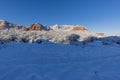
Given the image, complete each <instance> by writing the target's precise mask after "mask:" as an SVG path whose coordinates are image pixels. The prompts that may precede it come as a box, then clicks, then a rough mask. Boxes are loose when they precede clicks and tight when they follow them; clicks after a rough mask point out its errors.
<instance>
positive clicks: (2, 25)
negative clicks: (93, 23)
mask: <svg viewBox="0 0 120 80" xmlns="http://www.w3.org/2000/svg"><path fill="white" fill-rule="evenodd" d="M10 28H14V29H16V30H19V29H21V30H22V31H41V30H45V31H48V30H54V31H56V30H57V31H59V30H63V31H88V32H89V31H90V30H89V29H87V28H86V27H84V26H79V25H76V26H74V25H61V26H59V25H54V26H51V27H48V26H44V25H42V24H40V23H33V24H31V25H30V26H29V27H25V26H21V25H18V24H13V23H10V22H7V21H5V20H0V30H4V29H10ZM96 35H98V36H105V34H104V33H100V32H99V33H96Z"/></svg>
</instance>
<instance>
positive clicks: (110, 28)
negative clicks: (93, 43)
mask: <svg viewBox="0 0 120 80" xmlns="http://www.w3.org/2000/svg"><path fill="white" fill-rule="evenodd" d="M0 19H4V20H7V21H10V22H13V23H17V24H23V25H25V26H29V25H30V24H31V23H34V22H39V23H41V24H44V25H45V24H46V25H54V24H59V25H62V24H70V25H83V26H86V27H87V28H89V29H91V30H93V31H96V32H120V0H0Z"/></svg>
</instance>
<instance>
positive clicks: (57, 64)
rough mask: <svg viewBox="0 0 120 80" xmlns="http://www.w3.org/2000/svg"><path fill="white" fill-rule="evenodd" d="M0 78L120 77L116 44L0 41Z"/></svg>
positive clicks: (99, 79) (67, 79) (112, 79)
mask: <svg viewBox="0 0 120 80" xmlns="http://www.w3.org/2000/svg"><path fill="white" fill-rule="evenodd" d="M0 80H120V45H117V44H116V45H102V44H101V42H99V41H96V42H93V43H88V44H87V45H86V46H84V47H80V46H73V45H69V44H53V43H49V42H46V43H43V44H36V43H32V44H30V43H6V44H0Z"/></svg>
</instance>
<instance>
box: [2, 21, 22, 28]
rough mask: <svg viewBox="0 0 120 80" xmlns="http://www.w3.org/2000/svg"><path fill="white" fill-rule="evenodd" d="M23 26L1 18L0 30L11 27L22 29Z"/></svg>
mask: <svg viewBox="0 0 120 80" xmlns="http://www.w3.org/2000/svg"><path fill="white" fill-rule="evenodd" d="M22 27H23V26H20V25H18V24H13V23H10V22H7V21H5V20H0V30H3V29H10V28H15V29H22Z"/></svg>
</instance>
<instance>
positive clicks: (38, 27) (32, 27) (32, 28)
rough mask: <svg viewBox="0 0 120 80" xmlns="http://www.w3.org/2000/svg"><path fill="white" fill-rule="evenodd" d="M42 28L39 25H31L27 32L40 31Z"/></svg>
mask: <svg viewBox="0 0 120 80" xmlns="http://www.w3.org/2000/svg"><path fill="white" fill-rule="evenodd" d="M42 27H43V25H41V24H39V23H35V24H32V25H31V26H30V27H29V30H37V31H40V30H42Z"/></svg>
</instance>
